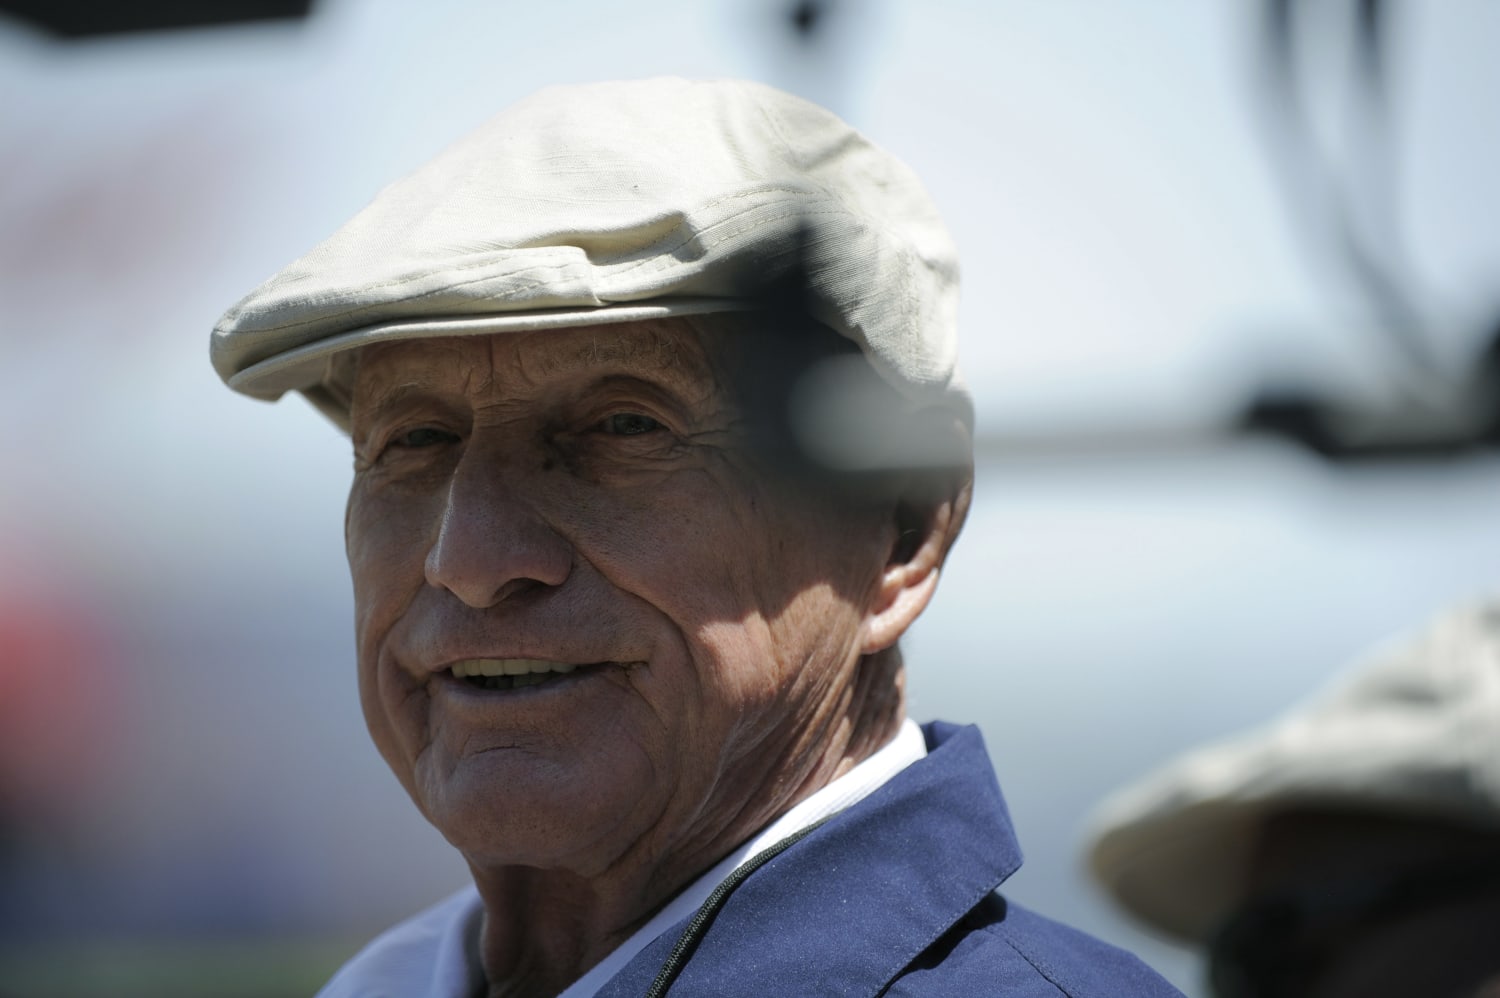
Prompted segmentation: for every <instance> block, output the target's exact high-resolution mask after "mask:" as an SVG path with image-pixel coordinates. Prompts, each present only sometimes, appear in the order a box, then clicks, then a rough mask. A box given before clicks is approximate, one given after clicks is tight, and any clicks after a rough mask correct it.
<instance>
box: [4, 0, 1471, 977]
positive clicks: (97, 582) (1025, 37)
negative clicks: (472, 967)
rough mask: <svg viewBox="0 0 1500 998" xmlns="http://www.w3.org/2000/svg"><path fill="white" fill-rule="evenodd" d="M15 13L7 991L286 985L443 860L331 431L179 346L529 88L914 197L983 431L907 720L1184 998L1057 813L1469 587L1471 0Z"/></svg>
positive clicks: (7, 119)
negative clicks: (790, 134)
mask: <svg viewBox="0 0 1500 998" xmlns="http://www.w3.org/2000/svg"><path fill="white" fill-rule="evenodd" d="M26 6H27V5H26V4H24V3H10V4H8V5H6V6H5V7H4V8H3V9H4V10H8V11H9V13H0V93H3V94H4V98H5V99H4V100H3V101H0V379H3V391H0V419H3V424H4V427H5V431H4V432H3V433H0V995H4V996H28V998H29V996H45V995H113V996H123V995H136V994H139V995H154V996H170V995H184V996H187V995H195V996H210V995H246V996H250V995H255V996H262V998H271V996H275V995H280V994H285V995H297V994H309V993H311V991H312V990H314V989H315V988H316V986H317V985H318V984H319V983H321V981H322V980H323V979H324V978H325V977H326V975H327V974H328V973H329V972H330V971H331V970H332V968H333V967H335V966H336V965H337V964H338V963H339V962H341V961H342V960H343V959H345V958H346V957H347V956H348V955H350V954H351V953H352V952H353V951H354V950H355V949H356V948H357V947H358V946H359V945H360V944H361V943H362V942H363V941H364V940H366V939H368V938H369V937H370V936H371V935H372V934H374V933H375V932H377V931H378V930H380V929H382V928H384V927H385V926H387V925H389V924H390V923H392V922H394V921H396V920H397V919H399V918H400V917H403V916H404V915H406V914H409V913H410V912H412V911H414V910H416V909H417V908H418V907H420V906H422V905H425V904H427V903H428V902H430V901H433V900H435V899H437V898H439V897H441V896H443V895H445V894H446V893H448V892H449V891H451V890H452V889H454V888H455V887H457V886H458V885H459V884H460V883H462V882H463V881H464V879H465V876H466V873H465V871H464V869H463V868H462V866H461V864H460V863H459V861H458V859H457V857H456V856H455V855H454V854H452V853H451V852H450V850H449V849H448V847H447V846H446V845H445V843H444V842H443V841H442V840H441V839H440V838H439V837H438V835H437V834H436V833H435V832H433V831H432V830H431V829H429V828H428V827H427V826H426V825H425V824H423V823H422V821H421V820H420V819H419V818H418V816H417V814H416V812H415V810H414V809H413V808H412V807H411V806H410V804H409V802H408V801H407V800H406V798H405V797H404V795H403V794H402V792H401V791H400V789H399V787H398V786H397V785H396V783H395V781H394V779H392V778H391V777H390V776H389V774H388V773H387V772H386V770H385V769H384V766H383V764H382V763H381V761H380V760H379V758H378V757H377V755H376V753H375V752H374V750H373V748H372V747H371V746H370V744H369V742H368V740H367V738H366V735H365V733H364V729H363V725H362V722H361V719H360V715H359V709H358V705H357V703H356V696H355V688H354V679H353V642H352V624H351V603H350V597H349V588H348V582H347V579H346V574H345V565H344V560H343V551H342V517H343V499H344V492H345V489H346V488H347V485H348V480H349V474H350V463H351V461H350V455H349V449H348V444H347V441H346V440H345V439H344V438H343V437H341V436H340V434H339V433H338V432H337V431H335V429H334V428H333V427H332V425H330V424H329V423H327V422H326V421H325V420H324V419H323V418H322V417H320V416H318V415H317V414H316V413H315V412H314V411H313V410H312V409H311V408H310V407H309V406H308V405H306V404H305V403H304V402H302V401H301V400H299V399H287V400H284V401H283V402H281V403H280V404H277V405H271V406H268V405H263V404H260V403H256V402H252V401H249V400H246V399H244V398H241V397H239V396H236V395H233V394H231V393H230V392H228V391H227V390H226V389H224V388H223V387H222V386H221V385H220V384H219V383H218V382H217V380H216V379H215V377H214V375H213V373H212V371H211V370H210V368H209V365H208V360H207V338H208V332H209V329H210V327H211V325H212V324H213V322H214V320H215V319H216V318H217V317H218V315H219V314H220V313H221V312H222V311H223V310H224V309H225V308H226V307H228V306H229V305H230V304H232V303H233V302H234V301H236V300H237V299H238V298H239V297H240V296H242V295H243V294H244V293H246V292H247V291H249V289H250V288H251V287H252V286H254V285H255V284H257V283H259V282H260V281H261V280H262V279H264V278H265V277H267V276H269V275H270V274H271V273H272V272H274V271H275V270H277V269H279V268H280V267H281V266H282V265H283V264H285V263H287V262H289V261H290V260H292V259H293V258H295V257H297V256H299V255H300V254H301V253H303V252H304V251H305V250H306V249H308V248H309V247H311V245H312V244H314V243H315V242H316V241H318V240H320V239H321V238H323V237H324V236H325V235H327V234H328V233H330V232H331V231H332V230H333V229H334V228H335V227H337V226H338V225H339V224H340V223H341V222H343V221H344V220H345V219H346V218H347V217H348V216H349V215H351V214H352V213H353V212H355V211H356V210H357V209H358V208H360V207H361V206H362V205H363V204H364V203H365V202H366V201H368V200H369V198H370V197H371V196H372V195H373V194H374V193H375V192H376V190H378V189H379V187H381V186H382V185H383V184H384V183H386V182H388V181H389V180H391V179H394V178H395V177H396V176H398V175H400V174H401V173H403V172H405V171H406V170H408V169H410V168H413V167H415V166H417V165H418V164H420V163H421V162H423V161H425V160H426V159H428V158H430V157H431V156H432V155H433V154H435V153H436V152H437V151H438V150H439V149H440V148H441V147H442V146H444V145H445V144H446V143H447V142H449V141H450V140H452V139H454V138H456V137H458V136H459V135H461V134H462V133H464V132H465V131H467V130H468V129H469V128H471V127H472V126H474V125H476V124H477V123H478V122H480V121H481V120H483V119H484V118H485V117H487V116H488V115H489V114H491V113H493V112H494V111H495V110H497V109H498V108H500V107H501V106H503V105H505V104H507V103H509V102H510V101H512V100H515V99H517V98H519V97H521V96H523V95H525V94H527V93H529V92H530V91H532V90H534V89H536V88H538V87H540V86H542V85H545V84H549V83H557V82H572V81H584V80H594V79H604V78H616V77H635V76H644V75H655V74H678V75H686V76H699V77H701V76H723V75H733V76H748V77H754V78H758V79H762V80H765V81H767V82H770V83H773V84H776V85H779V86H782V87H785V88H787V89H790V90H793V91H795V92H798V93H801V94H803V95H805V96H808V97H810V98H812V99H814V100H817V101H819V102H821V103H824V104H826V105H828V106H830V107H832V108H833V109H834V110H836V111H838V112H839V113H841V114H842V115H843V116H845V117H846V118H848V119H849V120H850V121H852V122H853V123H855V124H856V125H857V126H859V127H860V128H861V129H862V130H864V131H865V132H866V133H867V134H869V135H870V136H871V137H873V138H874V139H875V140H876V141H877V142H879V143H881V144H882V145H884V146H886V147H887V148H889V149H891V150H892V151H893V152H895V153H897V154H898V155H899V156H901V157H902V158H903V159H905V160H906V161H907V162H908V163H909V164H911V165H912V166H913V167H914V168H915V169H916V171H917V172H918V174H920V175H921V176H922V177H923V178H924V179H925V181H926V183H927V184H928V186H929V188H930V190H931V192H932V194H933V196H934V197H935V199H936V200H937V202H938V204H939V206H940V208H942V210H943V211H944V213H945V216H946V217H947V219H948V221H949V224H950V226H951V227H952V229H953V231H954V234H955V236H956V238H957V241H958V243H959V246H960V249H961V252H962V257H963V261H964V267H965V300H964V305H963V313H962V323H963V335H964V348H963V349H964V365H965V370H966V375H967V380H968V381H969V383H970V385H971V387H972V389H973V392H974V395H975V397H976V400H977V407H978V413H979V432H980V442H979V449H980V455H979V458H980V460H979V468H978V487H977V498H976V505H975V507H974V511H973V513H972V515H971V518H970V521H969V524H968V527H967V529H966V533H965V536H964V538H963V539H962V540H961V542H960V544H959V547H958V549H957V552H956V554H955V555H954V557H953V559H952V562H951V567H950V570H949V571H948V573H947V575H946V578H945V580H944V583H943V586H942V588H941V591H940V593H939V597H938V599H937V602H936V604H935V606H934V607H933V609H932V610H931V611H930V612H929V613H928V614H927V615H926V617H925V618H924V619H923V621H922V622H921V624H920V625H919V628H918V630H917V631H916V633H914V634H913V635H912V636H911V638H910V639H909V642H908V661H909V663H910V664H911V673H912V675H911V686H912V691H913V692H912V709H913V713H914V714H915V715H916V716H917V717H918V718H919V719H927V718H932V717H943V718H947V719H950V720H955V721H971V722H976V723H978V724H980V725H981V726H982V728H983V730H984V733H985V736H986V738H987V741H988V744H989V747H990V749H991V752H992V754H993V755H994V757H995V762H996V765H997V768H998V770H999V773H1000V776H1001V780H1002V784H1003V786H1004V788H1005V790H1006V794H1007V797H1008V799H1009V801H1010V804H1011V808H1012V810H1013V812H1014V813H1015V815H1016V816H1017V819H1018V824H1019V828H1020V833H1021V838H1022V843H1023V846H1024V847H1025V849H1026V853H1027V864H1026V866H1025V868H1024V869H1023V870H1022V871H1021V872H1020V873H1019V874H1018V875H1017V876H1016V877H1015V878H1014V879H1013V880H1012V882H1011V884H1010V886H1009V891H1008V893H1010V895H1011V896H1012V897H1014V898H1015V899H1017V900H1020V901H1021V902H1023V903H1026V904H1028V905H1031V906H1033V907H1036V908H1039V909H1041V910H1042V911H1044V912H1046V913H1048V914H1051V915H1053V916H1055V917H1058V918H1061V919H1063V920H1066V921H1070V922H1073V923H1075V924H1077V925H1079V926H1081V927H1083V928H1085V929H1087V930H1089V931H1092V932H1094V933H1096V934H1098V935H1100V936H1103V937H1104V938H1106V939H1109V940H1111V941H1113V942H1115V943H1117V944H1119V945H1123V946H1126V947H1128V948H1131V949H1134V950H1136V951H1137V952H1139V953H1140V954H1141V955H1142V956H1144V957H1145V958H1146V959H1147V960H1148V961H1149V962H1151V963H1153V964H1154V965H1155V966H1157V967H1158V968H1159V969H1160V970H1162V971H1163V972H1164V973H1165V974H1166V975H1167V976H1168V977H1170V978H1171V979H1172V980H1173V981H1174V982H1175V983H1177V984H1178V985H1179V986H1180V987H1182V988H1184V989H1185V990H1186V991H1187V992H1188V993H1189V994H1190V995H1201V994H1202V993H1203V992H1202V988H1201V985H1200V978H1199V970H1198V968H1197V964H1196V960H1195V959H1194V958H1193V957H1192V956H1191V955H1190V954H1188V953H1186V952H1184V951H1181V950H1178V949H1175V948H1172V947H1169V946H1167V945H1166V944H1165V943H1163V942H1160V941H1158V940H1155V939H1153V938H1151V937H1149V936H1146V935H1143V934H1141V933H1140V932H1138V931H1137V930H1135V929H1133V928H1132V927H1131V926H1130V925H1129V924H1127V923H1126V922H1125V921H1124V920H1122V919H1121V918H1120V917H1118V916H1117V915H1116V914H1114V913H1113V912H1112V910H1111V909H1110V908H1109V907H1108V905H1107V904H1106V902H1105V901H1104V900H1103V899H1102V898H1101V896H1100V895H1099V894H1098V893H1097V892H1096V891H1095V890H1094V889H1093V888H1092V887H1091V886H1090V885H1089V884H1088V883H1087V882H1086V880H1085V877H1084V875H1083V873H1082V870H1081V867H1080V864H1079V847H1080V844H1081V843H1082V841H1083V838H1084V835H1085V831H1086V821H1087V816H1088V814H1089V811H1090V809H1091V808H1092V807H1093V806H1094V804H1095V803H1096V802H1097V801H1098V800H1099V798H1100V797H1101V796H1102V795H1104V794H1105V793H1106V792H1108V791H1109V790H1110V789H1112V788H1114V787H1116V786H1119V785H1120V784H1122V783H1125V782H1127V781H1129V780H1131V779H1133V778H1135V777H1136V776H1138V775H1140V774H1141V773H1143V772H1145V771H1146V770H1147V769H1149V768H1150V767H1152V766H1153V765H1155V764H1156V763H1159V762H1161V761H1163V760H1165V759H1167V758H1168V757H1170V756H1172V755H1174V754H1175V753H1177V752H1179V751H1181V750H1182V749H1184V748H1185V747H1187V746H1189V745H1192V744H1195V743H1198V742H1201V741H1203V740H1205V739H1208V738H1213V737H1218V736H1222V735H1225V734H1227V733H1230V732H1232V731H1235V730H1238V729H1240V728H1243V727H1245V726H1247V725H1249V724H1252V723H1256V722H1258V721H1260V720H1262V719H1264V718H1266V717H1267V716H1269V715H1270V714H1271V713H1273V712H1275V711H1277V710H1279V709H1281V708H1282V707H1283V706H1285V705H1286V704H1287V703H1289V702H1290V701H1291V700H1293V699H1294V698H1297V697H1300V696H1303V695H1305V694H1307V693H1308V692H1310V691H1312V690H1313V689H1315V688H1317V687H1318V686H1320V685H1321V684H1323V683H1324V682H1325V681H1326V680H1327V679H1328V677H1329V676H1330V675H1331V674H1332V673H1333V672H1334V671H1335V670H1336V669H1337V668H1338V667H1339V666H1340V665H1341V664H1343V663H1344V662H1346V661H1347V660H1349V659H1350V658H1351V657H1352V656H1354V655H1355V654H1356V653H1358V652H1360V651H1361V650H1363V649H1365V648H1366V647H1368V646H1369V645H1370V644H1371V643H1372V642H1375V641H1377V640H1379V639H1382V638H1384V637H1386V636H1388V635H1390V634H1392V633H1394V632H1396V631H1400V630H1405V629H1408V628H1409V627H1410V626H1412V625H1414V624H1416V623H1419V622H1420V621H1421V620H1422V619H1423V618H1425V617H1426V616H1428V615H1429V614H1430V613H1432V612H1433V611H1435V610H1437V609H1439V608H1441V607H1444V606H1447V605H1449V604H1452V603H1454V602H1457V601H1460V600H1464V599H1467V598H1471V597H1474V596H1477V595H1479V594H1481V593H1484V592H1486V591H1488V590H1492V589H1495V588H1497V587H1496V582H1497V577H1500V457H1497V454H1496V451H1495V449H1494V446H1493V444H1494V441H1495V439H1496V433H1495V419H1494V413H1495V409H1496V399H1497V398H1500V390H1497V387H1496V380H1495V368H1496V357H1497V354H1496V351H1495V350H1494V344H1493V337H1494V335H1495V333H1496V330H1497V328H1500V327H1497V323H1500V225H1497V222H1500V195H1497V193H1496V189H1495V180H1494V178H1496V177H1497V176H1500V128H1497V125H1500V121H1497V115H1500V62H1497V61H1496V60H1495V59H1494V55H1493V53H1494V50H1495V44H1496V42H1497V41H1500V6H1497V5H1495V4H1493V3H1488V2H1485V0H1450V2H1445V3H1442V4H1418V3H1415V2H1406V3H1380V2H1372V0H1357V2H1356V0H1325V2H1314V3H1307V4H1301V3H1293V2H1290V0H1285V2H1281V0H1270V2H1259V3H1257V2H1250V0H1213V2H1204V0H1161V2H1157V3H1152V4H1133V5H1124V4H1110V3H1103V2H1085V0H1066V2H1058V0H984V2H980V0H973V2H960V0H923V2H922V3H920V4H918V3H917V2H915V0H861V2H857V3H856V2H854V0H842V2H836V0H823V2H820V3H815V2H801V3H785V2H780V0H778V2H767V0H695V2H690V0H654V2H650V3H646V4H631V5H621V4H611V3H606V2H604V0H572V2H566V3H562V2H559V3H553V4H525V5H522V4H510V3H481V2H478V0H427V2H425V3H423V4H420V5H419V4H406V3H397V2H395V0H367V2H355V0H317V2H316V3H314V4H312V5H311V9H310V11H307V13H306V14H305V15H301V14H297V15H296V16H291V17H287V18H284V19H279V20H262V21H251V22H248V23H240V24H221V25H214V26H198V27H191V28H178V29H175V30H142V31H124V32H121V31H120V30H119V29H121V28H124V27H128V26H129V25H126V24H124V23H123V21H124V19H125V18H127V17H128V16H129V15H130V14H131V12H132V10H133V8H135V7H136V6H137V5H132V4H129V3H120V4H115V5H111V6H110V7H109V8H108V10H109V12H110V14H109V16H110V17H111V18H112V23H100V24H96V25H94V26H93V27H92V28H91V27H90V26H88V25H85V24H83V23H82V22H81V21H73V22H68V23H63V24H61V25H60V26H55V27H54V28H53V29H48V28H46V27H44V26H41V25H39V23H38V22H37V21H36V20H35V15H34V14H28V12H27V11H26V10H25V9H24V8H25V7H26ZM34 6H36V7H37V8H38V9H45V10H46V11H47V12H48V13H49V14H51V15H52V16H54V17H61V16H65V15H66V14H67V12H68V10H69V8H70V6H71V5H70V4H67V3H58V4H36V5H34ZM148 6H149V5H140V8H141V12H142V15H141V16H142V17H148V16H150V15H149V11H147V10H146V8H147V7H148ZM173 6H178V7H183V8H190V7H193V6H194V5H171V4H167V5H165V10H166V13H165V14H162V15H160V17H162V18H166V17H170V16H171V15H172V10H171V8H172V7H173ZM271 6H274V5H271ZM283 6H284V7H285V8H288V9H289V11H291V12H293V13H294V14H295V13H296V11H297V9H298V8H299V7H302V8H305V7H306V6H307V5H306V4H301V5H299V4H296V3H293V4H285V5H283ZM241 7H244V8H245V10H246V12H247V14H253V13H254V12H253V11H251V9H250V8H252V7H253V5H252V4H225V5H218V6H217V8H216V9H218V10H220V11H222V12H223V16H224V17H232V16H234V14H235V13H237V12H238V9H239V8H241ZM76 9H78V10H79V11H81V12H82V13H83V14H87V13H89V12H90V5H83V6H81V7H78V8H76ZM267 9H269V7H268V8H267ZM94 13H98V12H97V11H94ZM80 16H81V15H80ZM190 16H191V15H190ZM197 16H199V17H201V16H203V15H202V13H201V12H198V14H197ZM92 30H100V31H103V32H104V33H102V34H90V33H89V32H90V31H92Z"/></svg>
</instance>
